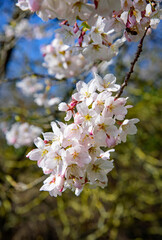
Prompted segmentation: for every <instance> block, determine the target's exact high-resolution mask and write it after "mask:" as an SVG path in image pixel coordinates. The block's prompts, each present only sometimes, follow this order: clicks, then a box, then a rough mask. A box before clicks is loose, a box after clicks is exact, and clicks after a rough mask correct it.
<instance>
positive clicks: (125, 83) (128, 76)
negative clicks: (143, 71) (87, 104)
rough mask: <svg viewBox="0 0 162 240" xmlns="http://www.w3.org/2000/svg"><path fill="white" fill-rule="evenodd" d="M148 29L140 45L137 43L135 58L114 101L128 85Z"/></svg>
mask: <svg viewBox="0 0 162 240" xmlns="http://www.w3.org/2000/svg"><path fill="white" fill-rule="evenodd" d="M149 28H150V26H148V27H147V28H146V30H145V32H144V35H143V37H142V38H141V41H140V43H139V45H138V49H137V52H136V55H135V58H134V60H133V62H131V66H130V70H129V72H127V74H126V76H125V78H124V82H123V84H122V85H121V88H120V90H119V92H118V93H117V94H116V96H115V99H117V98H119V97H120V96H121V94H122V93H123V90H124V88H125V87H126V86H127V85H128V81H129V80H130V77H131V74H132V73H133V71H134V67H135V64H136V62H137V61H138V58H139V57H140V54H141V52H142V47H143V41H144V39H145V37H146V33H147V30H148V29H149Z"/></svg>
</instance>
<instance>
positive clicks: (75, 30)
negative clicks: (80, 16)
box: [73, 23, 79, 33]
mask: <svg viewBox="0 0 162 240" xmlns="http://www.w3.org/2000/svg"><path fill="white" fill-rule="evenodd" d="M78 31H79V27H78V24H77V23H75V24H74V27H73V32H74V33H77V32H78Z"/></svg>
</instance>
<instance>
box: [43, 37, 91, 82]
mask: <svg viewBox="0 0 162 240" xmlns="http://www.w3.org/2000/svg"><path fill="white" fill-rule="evenodd" d="M68 48H69V46H68V45H65V44H64V43H63V40H62V39H61V37H60V36H59V34H56V35H55V39H54V40H53V41H52V42H51V44H49V45H46V46H44V47H43V48H42V53H43V56H44V61H45V62H44V64H43V66H45V67H46V68H47V69H48V72H49V74H53V75H55V77H56V78H57V79H62V78H70V77H74V76H78V75H79V74H80V73H81V71H83V69H84V66H85V65H86V63H87V62H86V60H85V58H84V57H83V55H82V54H78V55H76V56H74V55H72V50H68Z"/></svg>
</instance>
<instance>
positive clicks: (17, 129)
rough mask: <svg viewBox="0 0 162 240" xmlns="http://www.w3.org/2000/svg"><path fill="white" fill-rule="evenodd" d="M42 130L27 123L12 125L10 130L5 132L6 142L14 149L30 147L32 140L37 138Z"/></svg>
mask: <svg viewBox="0 0 162 240" xmlns="http://www.w3.org/2000/svg"><path fill="white" fill-rule="evenodd" d="M41 132H42V129H41V128H39V127H36V126H33V125H29V124H28V123H14V124H13V125H12V126H11V129H10V130H8V131H6V132H5V135H6V140H7V143H8V144H9V145H13V146H14V147H15V148H19V147H22V146H31V145H32V144H33V141H34V139H35V138H36V137H37V136H39V135H40V134H41Z"/></svg>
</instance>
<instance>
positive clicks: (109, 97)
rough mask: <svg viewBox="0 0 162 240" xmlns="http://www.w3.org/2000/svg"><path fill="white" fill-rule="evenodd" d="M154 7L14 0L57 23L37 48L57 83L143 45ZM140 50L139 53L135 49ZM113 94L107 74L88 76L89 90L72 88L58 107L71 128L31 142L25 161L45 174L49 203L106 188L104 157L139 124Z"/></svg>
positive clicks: (154, 20)
mask: <svg viewBox="0 0 162 240" xmlns="http://www.w3.org/2000/svg"><path fill="white" fill-rule="evenodd" d="M159 2H160V1H153V0H149V1H147V0H121V1H119V0H117V1H112V0H94V1H87V0H81V1H79V0H70V1H69V0H61V1H60V0H18V3H17V6H19V7H20V8H21V9H22V10H30V11H32V12H37V14H38V16H39V17H41V18H42V19H43V20H45V21H47V20H48V19H54V18H58V19H59V20H62V23H61V24H60V25H61V28H59V29H57V30H56V32H57V34H56V38H55V39H54V40H53V42H52V43H51V44H49V45H47V46H45V47H44V48H42V52H43V55H44V61H45V62H44V66H45V67H47V68H48V71H49V73H50V74H54V75H55V76H56V78H58V79H61V78H70V77H74V76H77V75H79V74H81V72H82V69H84V67H85V66H86V65H87V64H88V63H89V62H91V63H92V64H93V63H96V62H97V61H109V60H111V59H112V58H113V57H114V56H116V55H117V54H118V51H119V47H120V46H121V45H123V44H124V42H125V41H129V42H131V41H139V40H140V39H142V42H143V39H144V37H145V35H146V32H149V31H147V30H148V29H151V28H155V27H156V26H157V24H158V23H159V21H160V20H159V19H160V9H159ZM63 42H64V43H63ZM139 49H140V52H141V46H140V48H139ZM140 52H139V53H140ZM137 56H138V55H137ZM138 57H139V56H138ZM138 57H136V59H135V61H134V63H133V64H135V62H136V60H137V59H138ZM132 69H133V68H132ZM132 71H133V70H132ZM132 71H131V72H130V74H129V77H130V75H131V73H132ZM127 80H128V79H127ZM125 85H127V83H126V84H125ZM119 90H120V86H119V85H118V84H116V78H115V76H114V75H113V74H107V75H105V77H104V78H102V77H101V76H99V75H98V74H97V73H94V78H93V79H92V80H91V81H90V82H89V83H85V82H83V81H79V82H78V83H77V84H76V92H75V93H74V94H73V95H72V100H71V102H70V103H68V104H67V103H65V102H61V103H60V104H59V110H60V111H63V112H65V113H66V116H65V121H70V123H69V124H65V123H62V122H52V123H51V125H52V130H53V132H45V133H43V138H44V139H43V140H42V139H41V138H39V137H38V138H36V139H35V140H34V143H35V145H36V147H37V149H34V150H32V151H31V152H29V153H28V155H27V157H29V159H31V160H35V161H37V163H38V166H39V167H41V168H42V169H43V172H44V174H50V176H49V177H48V178H47V179H46V180H45V181H44V185H43V186H42V187H41V190H43V191H49V193H50V195H51V196H55V197H56V196H57V195H61V194H62V192H64V191H65V190H66V189H71V190H72V191H75V194H76V195H79V194H80V193H81V192H82V190H83V188H84V186H85V184H89V185H91V186H100V187H105V186H106V185H107V183H108V178H107V173H108V172H110V171H111V170H112V168H113V160H110V153H111V152H113V151H114V147H115V146H116V145H118V144H120V143H121V142H126V137H127V135H128V134H131V135H133V134H135V133H136V132H137V128H136V126H135V124H136V123H137V122H138V121H139V120H138V119H136V118H134V119H126V118H125V116H126V114H127V110H128V108H130V107H132V106H130V105H126V103H127V99H128V98H121V97H120V95H121V94H120V92H119V94H117V95H116V96H114V95H113V93H115V92H118V91H119ZM122 90H123V89H122Z"/></svg>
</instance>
